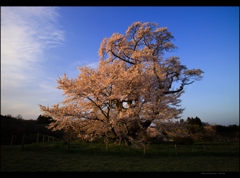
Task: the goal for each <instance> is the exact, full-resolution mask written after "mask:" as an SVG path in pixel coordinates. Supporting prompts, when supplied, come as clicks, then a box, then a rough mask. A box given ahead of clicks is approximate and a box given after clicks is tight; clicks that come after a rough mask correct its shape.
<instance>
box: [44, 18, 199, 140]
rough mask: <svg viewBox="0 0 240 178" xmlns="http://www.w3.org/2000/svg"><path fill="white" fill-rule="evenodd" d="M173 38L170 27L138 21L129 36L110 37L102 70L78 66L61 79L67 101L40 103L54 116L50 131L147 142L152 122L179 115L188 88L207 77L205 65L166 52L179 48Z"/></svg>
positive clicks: (103, 45) (102, 56)
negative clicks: (189, 64) (76, 72)
mask: <svg viewBox="0 0 240 178" xmlns="http://www.w3.org/2000/svg"><path fill="white" fill-rule="evenodd" d="M171 39H173V36H172V34H171V32H169V31H168V29H167V28H165V27H164V28H158V24H156V23H149V22H147V23H142V22H135V23H133V24H132V25H131V26H129V27H128V29H127V31H126V34H125V35H124V34H118V33H114V34H113V35H112V36H111V37H110V38H104V40H103V41H102V43H101V45H100V49H99V52H98V53H99V57H100V59H99V65H98V68H97V69H93V68H90V67H86V66H82V67H78V69H79V71H80V74H79V75H78V76H77V77H76V78H69V77H67V75H66V74H64V75H63V77H61V78H59V79H58V80H57V83H58V89H60V90H63V91H64V95H65V97H66V99H65V100H64V101H62V102H61V103H58V104H55V105H54V106H52V107H46V106H42V105H40V109H41V110H42V111H43V113H44V115H46V116H51V117H52V118H53V120H54V122H52V123H50V125H49V129H53V130H60V129H64V130H68V129H69V128H72V129H73V130H74V131H75V132H76V133H77V134H78V136H79V137H82V138H85V139H94V138H97V137H104V138H105V139H106V140H107V141H109V140H110V139H113V140H116V141H125V142H126V143H128V144H131V143H134V144H135V143H136V144H139V143H143V144H145V143H146V142H147V138H148V136H147V131H146V130H147V129H148V128H149V126H150V125H151V124H157V123H158V122H162V121H165V120H169V119H173V118H179V116H180V114H181V113H182V112H183V109H182V108H180V102H181V100H180V96H181V95H182V94H183V93H184V86H186V85H189V84H192V83H193V82H194V81H196V80H199V79H201V78H202V73H203V71H202V70H201V69H187V67H186V66H185V65H182V64H181V62H180V59H179V57H176V56H172V57H169V58H167V59H164V52H168V51H171V50H173V49H174V48H176V47H175V46H174V44H172V43H171Z"/></svg>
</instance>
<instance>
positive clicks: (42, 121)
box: [0, 115, 64, 145]
mask: <svg viewBox="0 0 240 178" xmlns="http://www.w3.org/2000/svg"><path fill="white" fill-rule="evenodd" d="M0 117H1V145H9V144H10V143H11V140H12V137H14V141H13V145H16V144H21V142H22V137H23V135H25V136H26V137H25V138H26V140H25V143H26V144H28V143H34V142H36V135H37V134H39V133H40V134H44V135H50V136H52V137H55V138H57V139H62V138H63V136H64V132H63V131H51V130H49V129H47V128H46V126H47V125H48V124H49V123H50V122H51V118H47V117H44V116H41V115H40V116H39V117H38V119H37V120H24V119H22V117H19V116H18V117H16V118H15V117H12V116H11V115H5V116H3V115H1V116H0Z"/></svg>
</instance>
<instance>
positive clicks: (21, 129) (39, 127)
mask: <svg viewBox="0 0 240 178" xmlns="http://www.w3.org/2000/svg"><path fill="white" fill-rule="evenodd" d="M0 118H1V145H9V144H10V143H11V140H12V137H14V141H13V145H14V144H21V142H22V138H23V135H25V136H26V137H25V138H26V140H25V143H26V144H28V143H35V142H36V136H37V135H38V134H43V135H49V136H52V137H55V138H57V139H64V138H65V136H67V134H68V133H65V132H63V131H51V130H49V129H47V128H46V126H47V125H48V124H49V123H51V122H52V118H51V117H45V116H42V115H39V117H38V118H37V120H24V119H23V118H22V116H21V115H20V114H19V115H18V116H17V117H12V116H11V115H5V116H3V115H1V116H0ZM180 122H186V123H187V124H188V126H187V128H188V130H189V133H190V134H194V135H195V134H197V133H198V132H204V128H203V126H206V125H209V124H207V123H203V122H202V121H201V119H200V118H198V117H196V118H189V117H188V118H187V120H186V121H184V120H183V119H181V120H180ZM196 126H197V127H196ZM213 128H214V130H215V132H216V134H217V135H221V136H224V137H235V133H237V132H238V133H239V125H229V126H222V125H214V126H213Z"/></svg>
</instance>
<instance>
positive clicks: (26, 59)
mask: <svg viewBox="0 0 240 178" xmlns="http://www.w3.org/2000/svg"><path fill="white" fill-rule="evenodd" d="M58 17H59V14H58V8H56V7H1V112H2V113H5V112H9V111H10V109H9V108H13V111H12V112H13V113H6V114H13V115H14V112H22V113H23V112H25V111H24V108H26V105H27V104H24V103H27V102H25V101H24V100H22V99H21V98H22V97H23V96H24V97H25V100H34V99H35V100H37V98H38V97H37V96H39V95H40V94H42V95H44V94H46V92H48V93H49V92H51V91H50V90H48V91H47V90H45V88H44V87H43V86H49V85H51V86H53V87H54V86H55V84H56V82H55V80H54V81H52V80H46V78H44V77H43V76H46V75H45V74H44V73H45V72H44V67H43V66H44V63H43V62H44V59H43V57H44V54H45V51H46V50H47V49H50V48H54V47H57V46H59V45H62V44H63V43H64V31H63V30H61V28H60V26H59V25H58ZM43 78H44V79H43ZM53 82H54V84H52V83H53ZM12 96H15V97H14V98H13V97H12ZM28 102H29V101H28ZM13 105H14V106H13ZM27 107H30V106H27ZM35 107H37V106H35ZM14 109H15V110H14ZM28 110H29V108H28ZM38 110H39V109H38ZM35 111H36V110H35ZM35 111H33V112H35Z"/></svg>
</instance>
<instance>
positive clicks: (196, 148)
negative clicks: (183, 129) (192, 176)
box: [1, 141, 239, 173]
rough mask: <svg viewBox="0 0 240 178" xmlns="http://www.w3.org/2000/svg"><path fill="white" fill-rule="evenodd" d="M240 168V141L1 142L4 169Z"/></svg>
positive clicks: (13, 170)
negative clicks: (144, 147) (141, 145)
mask: <svg viewBox="0 0 240 178" xmlns="http://www.w3.org/2000/svg"><path fill="white" fill-rule="evenodd" d="M16 171H17V172H19V171H20V172H29V171H30V172H35V171H38V172H39V171H43V172H67V171H68V172H69V171H71V172H222V173H224V172H225V173H226V172H239V143H224V142H222V143H196V144H194V145H176V149H175V145H174V144H171V143H164V144H151V145H149V147H148V148H147V150H146V154H145V155H144V154H143V150H142V149H137V148H133V147H131V146H125V145H115V144H110V145H109V148H108V152H106V147H105V144H104V143H96V142H93V143H86V142H78V141H75V142H72V143H71V145H70V152H68V151H67V145H66V144H64V143H63V142H49V143H48V142H45V143H38V144H37V143H36V144H29V145H24V148H23V149H22V148H21V146H20V145H19V146H1V172H16Z"/></svg>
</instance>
